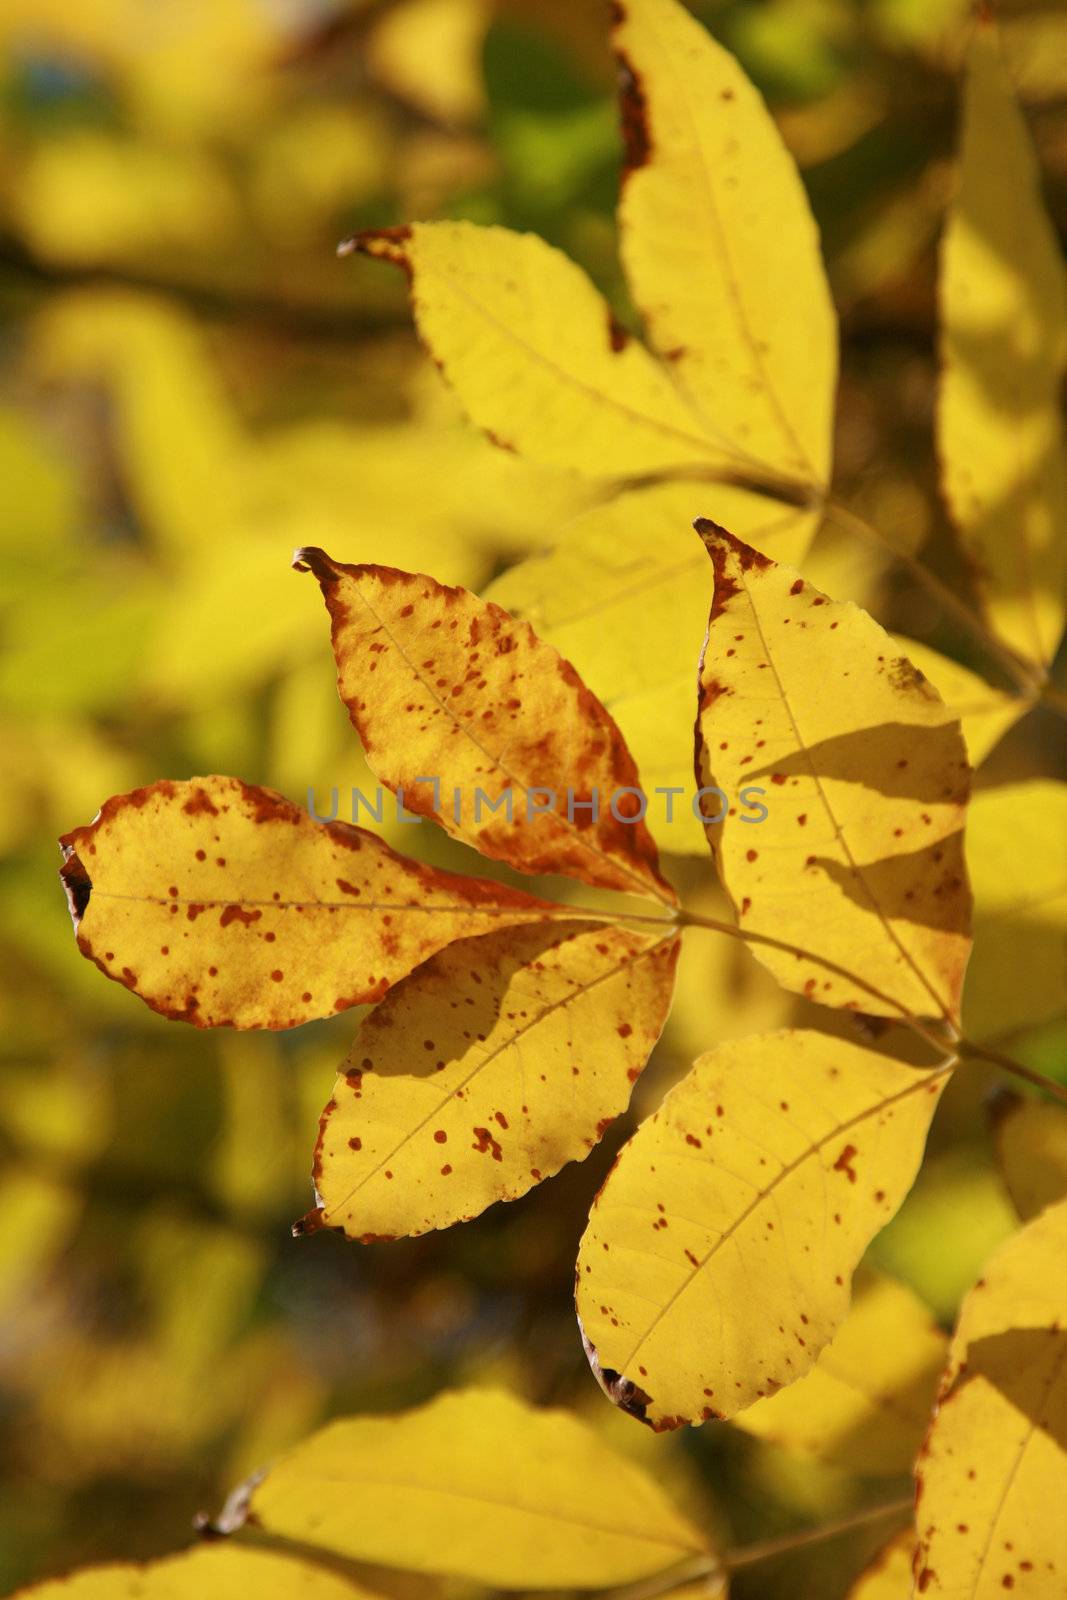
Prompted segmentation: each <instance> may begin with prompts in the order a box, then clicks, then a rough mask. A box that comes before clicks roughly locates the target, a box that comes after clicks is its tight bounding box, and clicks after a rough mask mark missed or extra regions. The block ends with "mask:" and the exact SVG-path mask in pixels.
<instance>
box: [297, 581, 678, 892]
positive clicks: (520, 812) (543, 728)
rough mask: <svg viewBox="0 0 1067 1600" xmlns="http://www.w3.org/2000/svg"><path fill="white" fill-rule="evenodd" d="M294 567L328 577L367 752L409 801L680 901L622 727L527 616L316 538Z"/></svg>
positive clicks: (524, 849) (497, 846) (515, 854)
mask: <svg viewBox="0 0 1067 1600" xmlns="http://www.w3.org/2000/svg"><path fill="white" fill-rule="evenodd" d="M294 565H295V566H296V567H297V570H298V571H312V572H314V574H315V576H316V578H318V580H319V583H320V585H321V587H322V592H323V596H324V598H325V600H326V605H327V608H328V610H329V613H330V619H331V623H332V637H333V648H334V655H335V656H336V659H337V670H338V688H339V690H340V694H341V698H342V700H343V701H344V702H345V704H346V706H347V707H348V712H349V715H350V717H351V718H352V721H353V723H354V725H355V726H356V728H357V729H358V730H359V734H360V737H361V738H362V740H363V743H364V747H365V749H366V752H367V759H368V761H369V762H370V764H371V767H372V768H373V770H374V771H375V772H376V773H377V775H378V777H379V778H380V779H381V781H382V782H383V783H384V784H387V785H388V786H389V788H390V789H392V790H393V791H394V792H396V793H399V792H400V791H401V790H402V791H403V799H404V804H405V805H406V806H407V808H408V809H409V810H410V811H412V812H417V813H419V814H420V815H422V816H426V817H432V818H433V819H434V820H435V821H437V822H439V823H440V824H441V826H442V827H443V828H445V829H447V831H448V832H449V833H451V834H452V835H453V836H454V837H455V838H457V839H462V840H464V841H465V842H466V843H468V844H472V845H474V846H475V847H476V849H478V850H480V851H481V852H482V854H483V855H487V856H491V857H493V858H494V859H495V860H498V861H506V862H507V863H508V864H509V865H510V866H512V867H515V868H517V869H518V870H519V871H520V872H531V873H546V872H552V873H565V874H568V875H569V876H571V877H574V878H579V879H581V880H582V882H584V883H590V884H595V885H596V886H598V887H599V888H606V889H621V890H625V891H628V892H630V893H636V894H644V895H649V896H652V897H654V898H656V899H658V900H661V901H664V902H666V903H668V904H673V902H674V898H675V896H674V892H673V890H672V889H671V888H670V886H669V884H667V883H666V882H665V880H664V879H663V878H662V877H661V876H660V873H659V869H658V859H657V852H656V846H655V843H654V841H653V839H652V836H651V834H650V833H649V831H648V828H647V826H646V825H645V823H644V821H643V820H642V812H643V800H642V798H641V796H640V794H639V793H638V792H637V791H638V790H639V785H640V779H639V778H638V774H637V767H636V764H635V762H634V760H633V757H632V756H631V755H630V752H629V750H628V749H627V747H626V743H625V741H624V739H623V737H622V734H621V733H620V732H619V730H618V728H617V727H616V725H615V722H614V721H613V720H612V718H611V717H610V716H609V714H608V713H607V711H605V709H604V707H603V706H602V705H601V704H600V702H599V700H597V699H596V697H595V695H593V694H592V693H590V691H589V690H588V689H587V688H586V687H585V685H584V684H583V683H582V681H581V679H580V678H579V677H578V674H577V673H576V672H575V670H574V668H573V667H572V666H571V665H570V663H569V662H568V661H565V660H564V659H563V657H562V656H560V655H559V654H558V652H557V651H556V650H554V649H553V648H552V647H551V645H547V644H545V643H544V642H543V641H542V640H540V639H538V637H537V635H536V634H535V633H534V631H533V629H532V628H531V627H530V626H529V624H528V623H525V622H517V621H515V619H514V618H513V617H511V616H509V615H508V613H507V612H506V611H503V610H501V608H500V607H499V606H497V605H494V604H493V603H492V602H490V601H484V600H480V599H478V597H477V596H476V595H473V594H471V593H469V592H468V591H467V590H466V589H460V588H451V587H449V586H448V585H446V584H442V583H438V582H437V581H436V580H435V579H433V578H428V577H424V576H422V575H420V574H416V573H409V572H399V571H396V570H395V569H393V568H391V567H380V566H346V565H344V564H342V563H341V562H338V561H333V560H332V559H331V558H330V557H329V556H328V555H326V554H325V553H324V552H323V551H321V550H300V551H298V552H297V555H296V558H295V561H294ZM593 802H595V803H596V806H597V815H596V816H594V814H593V811H592V810H591V805H592V804H593ZM509 806H510V819H509V815H508V811H509ZM493 807H495V808H496V809H495V810H494V809H491V808H493ZM539 808H540V809H539Z"/></svg>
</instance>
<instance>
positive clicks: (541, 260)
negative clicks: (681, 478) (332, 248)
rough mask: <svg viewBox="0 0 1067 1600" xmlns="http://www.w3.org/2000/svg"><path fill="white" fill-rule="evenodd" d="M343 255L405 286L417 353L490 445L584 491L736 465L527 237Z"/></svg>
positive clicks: (550, 255) (444, 236)
mask: <svg viewBox="0 0 1067 1600" xmlns="http://www.w3.org/2000/svg"><path fill="white" fill-rule="evenodd" d="M351 248H354V249H359V250H361V251H363V252H364V253H365V254H367V255H371V256H376V257H378V258H380V259H381V260H384V261H391V262H393V263H394V264H395V265H397V266H399V267H402V268H403V270H404V271H405V272H406V273H407V274H408V277H409V279H410V282H411V299H412V309H413V311H414V313H415V321H416V324H417V326H418V330H419V333H420V335H421V336H422V339H423V341H424V343H425V344H426V345H427V346H428V348H429V350H430V352H431V354H432V355H433V356H434V358H435V360H436V361H437V362H438V363H439V364H440V366H441V368H442V370H443V372H444V374H445V377H446V378H447V379H448V381H449V382H450V383H451V384H452V385H453V387H454V388H455V390H456V392H457V394H458V395H459V398H460V400H461V401H462V403H463V406H464V409H465V410H466V412H467V413H468V415H469V416H470V417H471V419H472V421H474V422H475V423H477V425H478V426H479V427H480V428H483V429H484V430H485V432H486V433H488V434H489V435H490V437H492V438H493V439H495V441H496V442H497V443H498V444H501V445H503V446H505V447H510V448H512V449H514V450H517V451H518V452H519V454H520V455H525V456H531V457H532V458H533V459H534V460H536V461H542V462H545V463H547V464H548V465H550V466H563V467H575V468H577V469H578V470H579V471H580V472H583V473H585V474H586V475H587V476H592V477H596V476H605V475H607V476H612V477H615V476H622V477H631V476H633V475H635V474H639V473H646V472H657V471H668V470H670V469H672V468H677V467H680V466H685V465H690V466H692V465H694V464H699V465H701V466H704V467H707V466H709V465H710V466H715V465H726V464H731V463H732V464H736V461H735V456H734V453H733V452H732V451H731V450H730V449H729V448H728V447H727V446H726V445H725V444H724V442H723V441H722V440H721V439H719V440H716V439H714V438H711V437H709V436H708V434H707V433H705V431H704V428H703V425H702V423H701V422H700V420H699V418H698V417H697V416H696V415H695V414H694V412H693V411H692V410H691V409H690V407H689V406H688V404H687V403H686V401H685V400H684V399H683V398H682V396H681V395H680V394H679V392H678V390H677V389H676V388H675V386H674V384H673V382H672V380H671V378H670V376H669V374H668V373H667V372H665V371H664V370H663V368H662V367H661V366H660V365H659V363H658V362H657V361H656V360H655V359H654V358H653V357H652V356H651V355H649V353H648V351H647V350H645V349H644V348H643V347H642V346H641V345H639V344H638V343H637V342H636V341H635V340H633V339H630V338H629V337H628V336H627V335H626V334H625V333H624V332H623V331H622V329H620V328H617V327H616V325H615V324H614V322H613V320H612V317H611V312H610V309H609V307H608V304H607V301H606V300H604V299H603V298H602V296H601V295H600V294H599V293H598V292H597V290H596V289H595V288H594V287H593V285H592V283H590V281H589V279H588V278H587V277H586V275H585V273H584V272H583V271H582V270H581V268H580V267H577V266H575V265H574V263H573V262H572V261H569V260H568V259H567V257H566V256H565V255H563V254H562V253H561V252H560V251H559V250H556V249H554V248H553V247H552V246H551V245H548V244H546V243H545V242H544V240H543V239H539V238H537V237H536V235H534V234H529V233H512V232H510V231H509V230H508V229H506V228H497V227H493V228H482V227H478V226H476V225H475V224H474V223H470V222H420V223H416V224H415V225H414V226H412V227H404V228H392V229H384V230H376V231H373V232H370V233H363V234H359V235H358V236H357V237H356V238H355V239H354V240H353V241H352V244H351Z"/></svg>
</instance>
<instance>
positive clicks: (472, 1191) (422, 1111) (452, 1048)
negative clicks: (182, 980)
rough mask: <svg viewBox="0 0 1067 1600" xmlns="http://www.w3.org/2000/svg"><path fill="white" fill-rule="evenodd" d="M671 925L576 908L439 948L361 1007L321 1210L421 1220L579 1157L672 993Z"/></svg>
mask: <svg viewBox="0 0 1067 1600" xmlns="http://www.w3.org/2000/svg"><path fill="white" fill-rule="evenodd" d="M677 954H678V938H677V935H674V936H668V937H666V938H661V939H658V940H657V939H655V938H653V937H651V936H648V935H645V934H640V933H632V932H628V931H626V930H624V929H621V928H608V927H604V926H603V925H601V924H589V923H581V922H571V923H554V924H552V926H551V927H545V928H541V927H528V928H517V927H515V928H509V929H506V930H502V931H501V932H499V933H493V934H488V935H486V936H484V937H482V938H478V939H467V940H462V941H459V942H457V943H455V944H452V945H450V946H449V947H448V948H447V949H446V950H442V951H440V952H439V953H438V954H437V955H436V956H434V957H432V958H431V959H430V960H429V961H427V962H426V963H425V964H424V965H423V966H421V967H420V968H418V970H417V971H416V972H414V973H413V974H412V975H411V977H410V978H408V979H407V980H406V981H405V982H403V983H401V984H399V985H398V986H397V987H396V988H395V989H393V990H392V991H391V993H390V994H389V996H388V997H387V998H386V1000H385V1001H384V1002H383V1003H382V1004H381V1005H380V1006H379V1007H377V1009H376V1010H375V1011H374V1012H373V1013H372V1014H371V1016H369V1017H368V1018H367V1020H366V1021H365V1022H364V1024H363V1026H362V1028H361V1030H360V1033H359V1035H358V1037H357V1039H356V1040H355V1042H354V1044H353V1046H352V1049H351V1050H350V1052H349V1055H348V1059H347V1060H346V1062H345V1064H344V1068H343V1069H342V1071H341V1073H340V1075H339V1077H338V1079H337V1082H336V1084H335V1086H334V1091H333V1096H332V1098H331V1100H330V1102H329V1104H328V1105H327V1107H326V1110H325V1112H324V1113H323V1117H322V1123H321V1129H320V1134H319V1142H318V1147H317V1150H316V1158H315V1187H316V1190H317V1192H318V1195H319V1199H320V1202H321V1205H322V1207H323V1208H324V1209H323V1211H322V1212H321V1213H320V1214H317V1215H316V1222H317V1223H318V1225H321V1224H323V1223H324V1224H326V1225H327V1226H330V1227H343V1228H344V1230H345V1232H346V1233H348V1234H350V1235H352V1236H354V1237H357V1238H360V1237H366V1236H368V1235H369V1236H377V1237H381V1236H383V1235H384V1236H389V1237H392V1236H395V1235H397V1234H412V1233H423V1232H425V1231H426V1230H427V1229H428V1228H443V1227H447V1226H449V1224H451V1223H453V1222H459V1221H464V1220H466V1219H468V1218H470V1217H472V1216H476V1215H477V1214H478V1213H479V1212H480V1211H483V1210H484V1209H485V1207H486V1206H487V1205H490V1204H492V1202H493V1201H495V1200H514V1199H516V1198H517V1197H518V1196H519V1195H521V1194H525V1193H526V1191H527V1190H528V1189H530V1188H532V1187H533V1185H534V1184H536V1183H539V1182H540V1181H541V1179H542V1178H547V1177H550V1176H551V1175H552V1174H553V1173H555V1172H558V1171H559V1169H560V1167H561V1166H563V1164H564V1163H565V1162H567V1161H575V1160H579V1161H580V1160H583V1159H584V1158H585V1156H586V1155H588V1153H589V1151H590V1150H591V1149H592V1147H593V1146H594V1144H596V1143H597V1141H598V1140H599V1139H600V1138H601V1136H602V1134H603V1133H604V1131H605V1129H606V1128H607V1127H608V1125H609V1124H610V1123H611V1121H612V1120H613V1118H615V1117H616V1116H618V1114H619V1113H620V1112H621V1111H622V1110H624V1108H625V1106H626V1104H627V1102H628V1100H629V1098H630V1092H631V1090H632V1088H633V1083H634V1080H635V1079H636V1078H637V1076H638V1074H639V1073H640V1071H641V1069H642V1067H643V1066H644V1064H645V1061H646V1060H647V1058H648V1056H649V1055H650V1053H651V1051H652V1047H653V1045H654V1044H655V1042H656V1039H657V1038H658V1036H659V1033H660V1029H661V1028H662V1026H663V1022H664V1019H665V1017H666V1014H667V1010H668V1008H669V1006H670V1000H671V991H672V988H673V985H674V964H675V961H676V959H677Z"/></svg>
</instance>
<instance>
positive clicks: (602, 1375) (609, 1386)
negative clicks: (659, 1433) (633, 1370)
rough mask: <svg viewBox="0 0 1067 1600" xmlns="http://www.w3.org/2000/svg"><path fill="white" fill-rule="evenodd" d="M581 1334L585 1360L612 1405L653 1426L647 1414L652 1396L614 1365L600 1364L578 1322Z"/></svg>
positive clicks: (594, 1350)
mask: <svg viewBox="0 0 1067 1600" xmlns="http://www.w3.org/2000/svg"><path fill="white" fill-rule="evenodd" d="M578 1326H579V1329H580V1331H581V1335H582V1344H583V1345H584V1347H585V1355H586V1360H587V1361H588V1362H589V1365H590V1367H591V1368H592V1372H593V1377H594V1378H595V1379H596V1381H597V1383H599V1385H600V1387H601V1388H602V1389H603V1391H604V1393H605V1394H606V1395H607V1397H608V1399H609V1400H610V1401H611V1403H612V1405H615V1406H618V1408H619V1410H620V1411H625V1412H626V1415H627V1416H628V1417H635V1418H636V1419H637V1421H638V1422H643V1423H645V1425H646V1426H647V1427H650V1428H651V1427H653V1423H652V1420H651V1418H650V1417H649V1416H648V1408H649V1406H650V1405H651V1404H652V1396H651V1395H650V1394H649V1393H648V1391H647V1390H645V1389H642V1388H641V1386H640V1384H637V1383H635V1382H634V1381H633V1379H632V1378H627V1377H625V1376H624V1375H623V1374H622V1373H621V1372H616V1371H615V1369H614V1367H604V1366H601V1364H600V1357H599V1356H598V1355H597V1350H596V1346H595V1345H594V1344H593V1342H592V1340H591V1339H590V1337H589V1335H588V1334H587V1333H586V1331H585V1329H584V1328H583V1327H582V1325H581V1319H580V1318H579V1323H578Z"/></svg>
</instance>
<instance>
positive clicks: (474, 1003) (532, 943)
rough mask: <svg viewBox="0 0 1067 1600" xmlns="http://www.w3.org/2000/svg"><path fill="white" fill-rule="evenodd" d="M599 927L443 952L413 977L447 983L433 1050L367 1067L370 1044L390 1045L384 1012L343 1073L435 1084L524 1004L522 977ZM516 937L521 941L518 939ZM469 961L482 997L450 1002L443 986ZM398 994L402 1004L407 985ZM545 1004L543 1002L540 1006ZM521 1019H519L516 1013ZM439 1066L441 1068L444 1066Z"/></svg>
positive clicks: (560, 929) (360, 1037)
mask: <svg viewBox="0 0 1067 1600" xmlns="http://www.w3.org/2000/svg"><path fill="white" fill-rule="evenodd" d="M597 926H599V924H597V923H595V922H580V921H577V920H576V921H574V922H564V923H558V922H557V923H553V924H550V925H549V926H547V927H546V926H544V925H543V924H534V925H532V926H530V927H525V928H521V929H519V930H515V929H508V930H499V931H497V932H494V933H485V934H478V935H476V936H475V937H474V938H470V939H457V940H455V941H454V942H453V943H452V944H451V945H449V946H447V947H446V949H445V950H444V951H440V952H438V954H437V955H434V956H431V957H430V958H429V960H427V961H425V962H423V964H422V965H421V967H417V968H416V969H415V972H414V973H413V974H412V977H415V976H420V975H421V977H422V978H423V979H425V978H426V977H427V976H429V977H431V978H432V977H434V976H438V977H439V979H440V980H441V981H442V994H441V1005H440V1006H439V1007H438V1008H437V1009H436V1012H435V1015H434V1023H433V1026H434V1049H433V1051H432V1052H431V1051H426V1053H425V1055H424V1056H422V1057H421V1058H416V1057H415V1056H413V1055H412V1054H411V1053H410V1052H408V1051H398V1052H393V1051H389V1050H388V1049H387V1048H386V1050H385V1051H384V1052H383V1053H382V1054H381V1055H380V1056H379V1057H377V1058H376V1059H375V1060H374V1063H373V1067H369V1066H367V1059H368V1058H366V1056H365V1051H366V1048H367V1046H368V1038H369V1037H370V1036H371V1035H373V1034H376V1035H378V1038H377V1039H375V1041H374V1042H375V1044H376V1045H385V1046H387V1045H388V1039H387V1038H386V1037H383V1034H387V1032H388V1030H389V1029H390V1028H391V1027H392V1020H391V1007H390V1006H389V1005H385V1006H379V1007H378V1008H377V1009H376V1010H375V1011H374V1012H372V1013H371V1015H370V1017H368V1018H367V1020H366V1022H365V1023H364V1024H363V1026H362V1027H361V1029H360V1031H359V1033H358V1034H357V1035H356V1038H355V1040H354V1041H353V1044H352V1048H351V1050H350V1051H349V1055H348V1059H347V1060H346V1062H345V1063H344V1066H343V1067H342V1071H345V1070H347V1071H349V1072H352V1071H362V1070H367V1071H371V1070H373V1072H374V1074H375V1076H376V1077H378V1078H433V1077H435V1076H436V1074H437V1073H438V1072H440V1071H442V1070H443V1068H444V1067H445V1066H447V1065H450V1064H451V1063H453V1062H456V1061H462V1060H464V1058H466V1057H468V1056H469V1055H470V1053H471V1049H472V1046H476V1045H478V1044H479V1043H481V1042H482V1041H483V1040H485V1039H487V1038H488V1037H489V1035H490V1034H491V1033H492V1032H493V1029H494V1028H495V1027H496V1026H497V1024H498V1022H499V1021H500V1019H501V1016H502V1015H503V1014H504V1011H505V1006H506V1005H507V1004H508V1002H511V1003H512V1004H514V1003H515V1002H517V1001H520V1000H521V998H522V991H521V989H519V988H518V987H517V986H516V985H515V983H514V979H515V976H516V974H517V973H520V972H522V971H523V970H524V969H526V968H528V967H530V966H531V965H533V963H535V962H536V961H537V960H538V959H539V958H540V957H541V956H543V955H545V954H546V953H547V952H549V951H552V950H556V949H558V948H559V947H560V946H561V945H564V944H566V943H568V942H569V940H571V939H573V938H575V937H576V936H577V935H579V934H582V933H588V932H590V931H591V930H592V929H594V928H596V927H597ZM516 932H517V934H518V937H514V936H513V935H514V934H515V933H516ZM457 957H458V958H460V959H461V960H463V961H464V963H465V965H466V967H467V972H468V975H469V977H470V979H471V982H472V984H474V985H475V986H476V987H477V994H476V995H474V996H472V995H470V994H464V995H463V996H462V998H461V999H453V1000H448V999H446V996H445V992H444V980H445V977H446V974H451V973H452V971H453V969H454V968H455V964H456V959H457ZM404 981H405V980H401V983H399V984H397V985H396V986H395V988H394V990H393V991H392V992H393V995H394V997H397V998H399V996H400V995H401V992H402V988H403V983H404ZM538 1003H540V1002H538ZM516 1015H518V1014H517V1013H516ZM439 1063H440V1065H439Z"/></svg>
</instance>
